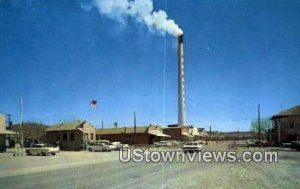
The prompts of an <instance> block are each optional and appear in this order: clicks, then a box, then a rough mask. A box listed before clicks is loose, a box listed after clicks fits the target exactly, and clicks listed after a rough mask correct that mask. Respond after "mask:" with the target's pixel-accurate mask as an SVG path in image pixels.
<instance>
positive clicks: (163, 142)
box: [153, 141, 172, 147]
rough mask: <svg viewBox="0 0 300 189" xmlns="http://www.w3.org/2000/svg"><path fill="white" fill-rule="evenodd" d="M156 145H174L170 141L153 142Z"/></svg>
mask: <svg viewBox="0 0 300 189" xmlns="http://www.w3.org/2000/svg"><path fill="white" fill-rule="evenodd" d="M153 144H154V146H156V147H170V146H172V143H171V142H169V141H158V142H154V143H153Z"/></svg>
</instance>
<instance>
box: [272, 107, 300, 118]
mask: <svg viewBox="0 0 300 189" xmlns="http://www.w3.org/2000/svg"><path fill="white" fill-rule="evenodd" d="M297 115H298V116H300V105H298V106H294V107H292V108H289V109H287V110H284V111H282V112H279V113H278V114H275V115H273V116H272V118H271V119H275V118H279V117H289V116H297Z"/></svg>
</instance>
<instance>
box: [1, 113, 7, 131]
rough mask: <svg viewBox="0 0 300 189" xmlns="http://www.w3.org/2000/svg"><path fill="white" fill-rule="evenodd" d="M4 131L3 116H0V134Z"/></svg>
mask: <svg viewBox="0 0 300 189" xmlns="http://www.w3.org/2000/svg"><path fill="white" fill-rule="evenodd" d="M5 130H6V122H5V115H3V114H0V132H1V131H5Z"/></svg>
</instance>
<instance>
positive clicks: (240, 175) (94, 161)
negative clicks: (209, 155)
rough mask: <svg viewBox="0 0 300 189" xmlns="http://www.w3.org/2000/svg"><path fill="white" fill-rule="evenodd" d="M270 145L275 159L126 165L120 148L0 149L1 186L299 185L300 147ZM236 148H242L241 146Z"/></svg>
mask: <svg viewBox="0 0 300 189" xmlns="http://www.w3.org/2000/svg"><path fill="white" fill-rule="evenodd" d="M228 145H229V143H228V142H223V143H222V142H219V143H210V144H209V145H208V146H205V147H204V148H205V149H204V150H228V148H227V147H228ZM270 149H271V150H279V151H278V152H279V160H278V163H197V162H196V163H132V162H131V163H125V164H124V163H120V161H119V159H118V158H119V152H108V153H106V152H85V151H82V152H61V153H59V154H57V155H56V156H23V157H13V155H12V153H2V154H0V161H1V164H0V170H1V172H0V186H2V185H3V186H6V188H37V187H39V188H40V187H42V188H95V187H96V188H172V189H173V188H224V189H225V188H226V189H227V188H270V189H271V188H272V189H273V188H295V189H296V188H299V186H300V176H299V173H300V152H295V151H290V150H283V149H274V148H269V149H262V150H270ZM161 150H167V149H161ZM172 150H176V149H172ZM235 150H236V151H237V152H242V151H244V150H245V149H244V148H238V149H235ZM250 150H255V149H253V148H251V149H250ZM87 181H88V182H87ZM53 183H55V185H53ZM100 186H101V187H100Z"/></svg>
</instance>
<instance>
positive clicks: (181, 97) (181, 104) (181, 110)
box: [178, 35, 185, 127]
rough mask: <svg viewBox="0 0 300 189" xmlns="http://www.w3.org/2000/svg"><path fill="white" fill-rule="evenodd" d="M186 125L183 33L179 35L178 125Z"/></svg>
mask: <svg viewBox="0 0 300 189" xmlns="http://www.w3.org/2000/svg"><path fill="white" fill-rule="evenodd" d="M184 125H185V89H184V59H183V35H179V36H178V126H179V127H183V126H184Z"/></svg>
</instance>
